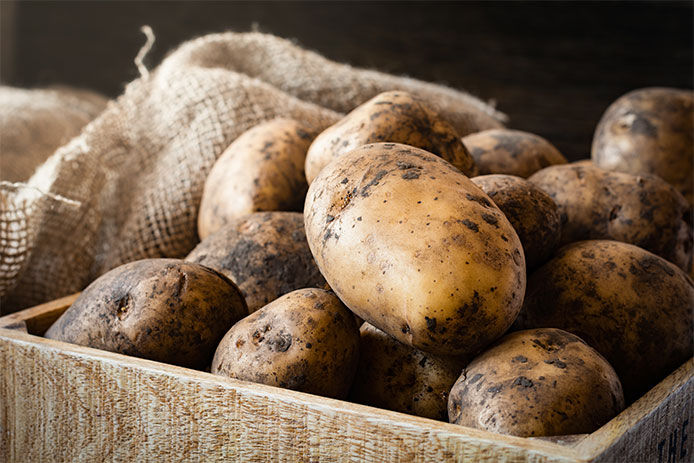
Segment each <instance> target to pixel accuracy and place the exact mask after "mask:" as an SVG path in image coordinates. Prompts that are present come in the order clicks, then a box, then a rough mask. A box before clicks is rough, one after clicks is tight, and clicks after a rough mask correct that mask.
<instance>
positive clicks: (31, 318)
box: [0, 296, 694, 462]
mask: <svg viewBox="0 0 694 463" xmlns="http://www.w3.org/2000/svg"><path fill="white" fill-rule="evenodd" d="M75 297H76V296H70V297H68V298H64V299H61V300H59V301H54V302H52V303H48V304H44V305H42V306H38V307H35V308H32V309H27V310H25V311H22V312H17V313H15V314H12V315H9V316H6V317H3V318H0V327H1V326H7V325H10V324H13V325H16V324H21V323H26V324H27V326H29V327H30V329H29V332H30V333H32V332H33V333H37V332H38V333H42V332H43V330H45V328H46V327H47V325H49V324H50V323H51V322H52V320H54V319H55V318H56V317H57V316H59V314H60V313H62V311H64V310H65V309H66V308H67V306H69V304H70V303H71V302H72V301H73V300H74V298H75ZM0 371H2V372H3V374H2V377H0V460H2V461H8V462H13V461H103V460H109V461H183V460H185V461H191V460H192V461H199V460H204V461H219V460H228V461H267V460H271V461H276V460H278V461H383V460H386V461H450V460H456V461H506V462H516V461H533V462H549V461H552V462H554V461H556V462H568V461H583V462H588V461H596V462H597V461H600V462H602V461H658V456H659V452H660V455H662V458H663V459H662V461H678V462H679V461H687V459H688V458H689V459H690V458H691V455H692V447H691V443H692V441H694V437H690V436H689V434H691V426H692V425H691V424H690V423H691V422H692V420H691V410H692V392H693V391H692V389H693V388H694V380H693V379H692V376H693V375H694V360H690V361H689V362H687V363H686V364H685V365H683V366H682V367H681V368H679V369H678V370H677V371H676V372H674V373H673V374H672V375H670V376H669V377H668V378H666V379H665V380H664V381H663V382H661V383H660V384H659V385H658V386H656V387H655V388H654V389H653V390H651V391H650V392H649V393H648V394H646V395H645V396H644V397H643V398H642V399H640V400H639V401H637V402H636V403H635V404H633V405H632V406H631V407H629V408H628V409H627V410H625V411H624V412H623V413H622V414H620V415H619V416H618V417H616V418H615V419H613V420H612V421H610V422H609V423H608V424H606V425H605V426H603V427H602V428H601V429H599V430H597V431H596V432H594V433H593V434H590V435H588V436H563V437H556V438H552V439H526V438H519V437H511V436H504V435H499V434H494V433H490V432H486V431H480V430H476V429H471V428H465V427H462V426H456V425H452V424H448V423H442V422H437V421H433V420H428V419H425V418H419V417H414V416H409V415H405V414H401V413H396V412H391V411H386V410H380V409H376V408H372V407H366V406H362V405H356V404H351V403H348V402H344V401H339V400H333V399H327V398H323V397H318V396H313V395H309V394H303V393H300V392H294V391H289V390H284V389H278V388H274V387H269V386H264V385H260V384H252V383H246V382H242V381H237V380H233V379H229V378H224V377H220V376H215V375H211V374H209V373H204V372H199V371H194V370H190V369H185V368H180V367H175V366H171V365H166V364H162V363H158V362H153V361H149V360H142V359H138V358H133V357H128V356H124V355H120V354H114V353H110V352H104V351H100V350H96V349H90V348H86V347H81V346H75V345H71V344H66V343H62V342H58V341H53V340H47V339H44V338H40V337H38V336H34V335H31V334H26V333H23V332H21V331H18V330H9V329H0ZM687 420H688V421H687ZM683 430H684V435H683ZM671 436H674V437H671ZM670 439H672V443H671V442H670ZM663 440H664V441H665V444H663V445H660V443H661V442H663ZM675 447H676V448H677V449H678V450H677V451H676V452H675V453H674V454H673V455H674V456H670V453H668V452H669V449H670V448H675ZM682 449H684V450H683V451H682ZM683 452H684V453H683ZM668 456H670V459H668ZM682 456H684V459H681V458H682ZM673 458H674V459H673Z"/></svg>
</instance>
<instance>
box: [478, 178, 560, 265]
mask: <svg viewBox="0 0 694 463" xmlns="http://www.w3.org/2000/svg"><path fill="white" fill-rule="evenodd" d="M472 182H473V183H474V184H475V185H477V186H478V187H480V188H481V189H482V191H484V192H485V193H487V195H489V197H490V198H491V199H492V201H494V203H495V204H496V205H497V206H499V209H501V212H503V213H504V215H506V218H507V219H508V220H509V222H511V225H513V228H514V229H515V230H516V233H518V238H520V241H521V243H522V244H523V251H524V252H525V264H526V268H527V270H533V269H534V268H535V267H537V266H538V265H540V264H542V263H544V262H545V261H547V259H549V258H550V257H551V256H552V254H553V253H554V250H555V249H556V247H557V245H558V244H559V239H560V238H561V218H560V216H559V208H557V205H556V203H555V202H554V201H553V200H552V198H550V196H549V195H548V194H547V193H545V192H544V191H542V190H541V189H540V188H538V187H537V186H535V185H533V184H532V183H530V182H528V181H527V180H525V179H522V178H520V177H516V176H513V175H481V176H479V177H474V178H473V179H472Z"/></svg>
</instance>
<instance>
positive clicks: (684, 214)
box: [528, 163, 692, 269]
mask: <svg viewBox="0 0 694 463" xmlns="http://www.w3.org/2000/svg"><path fill="white" fill-rule="evenodd" d="M528 180H529V181H531V182H532V183H534V184H535V185H537V186H538V187H540V188H541V189H543V190H544V191H546V192H547V193H548V194H549V195H550V196H551V197H552V199H553V200H554V202H555V203H557V206H558V207H559V213H560V214H561V218H562V224H561V226H562V230H561V235H562V238H561V243H562V244H567V243H571V242H574V241H580V240H587V239H611V240H617V241H623V242H625V243H631V244H635V245H637V246H640V247H642V248H644V249H647V250H648V251H651V252H653V253H655V254H658V255H659V256H661V257H664V258H665V259H667V260H669V261H670V262H673V263H674V264H676V265H677V266H679V267H680V268H682V269H687V268H688V267H689V265H690V262H691V258H692V216H691V212H690V210H689V205H688V204H687V201H686V200H685V199H684V198H683V197H682V195H681V194H680V193H679V192H678V191H677V190H675V188H673V187H672V186H671V185H669V184H667V183H666V182H664V181H663V180H661V179H660V178H658V177H655V176H651V175H647V176H636V175H631V174H624V173H621V172H611V171H607V170H604V169H601V168H599V167H595V166H591V165H589V164H586V163H583V164H568V165H562V166H552V167H547V168H546V169H542V170H541V171H539V172H536V173H535V174H533V175H532V176H531V177H530V178H529V179H528Z"/></svg>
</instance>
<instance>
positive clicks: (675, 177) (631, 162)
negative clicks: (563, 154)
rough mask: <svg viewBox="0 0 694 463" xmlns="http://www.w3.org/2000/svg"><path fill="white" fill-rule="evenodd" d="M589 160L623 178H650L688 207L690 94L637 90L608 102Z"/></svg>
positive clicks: (693, 200) (692, 136) (693, 142)
mask: <svg viewBox="0 0 694 463" xmlns="http://www.w3.org/2000/svg"><path fill="white" fill-rule="evenodd" d="M591 156H592V159H593V162H595V164H596V165H597V166H599V167H602V168H604V169H608V170H616V171H619V172H626V173H629V174H655V175H657V176H659V177H661V178H662V179H664V180H665V181H667V182H668V183H670V184H671V185H673V186H674V187H675V188H676V189H677V190H678V191H679V192H680V193H682V195H683V196H684V197H685V199H686V200H687V201H688V202H689V204H690V205H691V204H694V189H693V185H692V183H693V182H694V92H692V91H691V90H681V89H675V88H658V87H655V88H642V89H639V90H634V91H632V92H629V93H627V94H626V95H624V96H622V97H621V98H619V99H618V100H617V101H615V102H614V103H612V104H611V105H610V107H609V108H607V111H605V114H603V116H602V118H601V119H600V122H599V123H598V126H597V128H596V129H595V135H594V137H593V146H592V150H591Z"/></svg>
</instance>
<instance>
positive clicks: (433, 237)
mask: <svg viewBox="0 0 694 463" xmlns="http://www.w3.org/2000/svg"><path fill="white" fill-rule="evenodd" d="M304 220H305V224H306V238H307V240H308V243H309V246H310V248H311V252H312V253H313V256H314V257H315V259H316V263H317V264H318V267H319V268H320V269H321V273H322V274H323V276H324V277H325V279H326V280H327V281H328V283H329V284H330V287H331V288H332V289H333V291H335V293H336V294H337V295H338V296H339V297H340V299H341V300H342V301H343V302H344V303H345V304H346V305H347V306H348V307H349V308H350V309H352V311H353V312H355V313H356V314H357V315H358V316H359V317H361V318H363V319H364V320H366V321H368V322H369V323H371V324H372V325H374V326H376V327H378V328H379V329H381V330H383V331H385V332H386V333H388V334H389V335H391V336H393V337H395V338H396V339H397V340H398V341H400V342H403V343H405V344H408V345H410V346H413V347H416V348H417V349H420V350H423V351H425V352H431V353H435V354H439V355H467V354H470V353H474V352H476V351H477V350H479V349H481V348H482V347H484V346H485V345H487V344H489V343H490V342H492V341H493V340H494V339H496V338H497V337H499V336H501V335H502V334H503V333H504V332H505V331H506V330H507V329H508V327H509V326H510V325H511V323H513V320H514V319H515V317H516V314H517V313H518V310H519V309H520V306H521V304H522V300H523V293H524V292H525V259H524V257H523V249H522V247H521V243H520V240H519V239H518V235H517V234H516V232H515V231H514V230H513V227H512V226H511V224H510V223H509V222H508V220H507V219H506V217H505V216H504V214H503V213H502V212H501V211H500V210H499V208H497V207H496V206H495V205H494V203H493V202H492V201H491V200H490V199H489V197H488V196H487V195H486V194H484V192H483V191H482V190H480V189H479V188H478V187H477V186H476V185H475V184H474V183H472V182H471V181H470V179H469V178H467V177H466V176H465V175H463V174H462V173H461V172H460V171H459V170H458V169H456V168H455V167H453V166H452V165H451V164H450V163H448V162H446V161H444V160H443V159H441V158H439V157H438V156H435V155H433V154H431V153H428V152H426V151H424V150H421V149H418V148H414V147H411V146H406V145H400V144H395V143H375V144H371V145H365V146H362V147H360V148H358V149H356V150H354V151H352V152H351V153H348V154H346V155H344V156H343V157H341V158H340V159H339V160H336V161H335V162H333V163H331V164H330V165H328V166H327V167H326V168H325V169H324V170H323V171H322V172H321V174H320V175H319V176H318V177H317V178H316V180H315V181H314V182H313V183H312V184H311V186H310V188H309V192H308V194H307V196H306V205H305V209H304Z"/></svg>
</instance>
